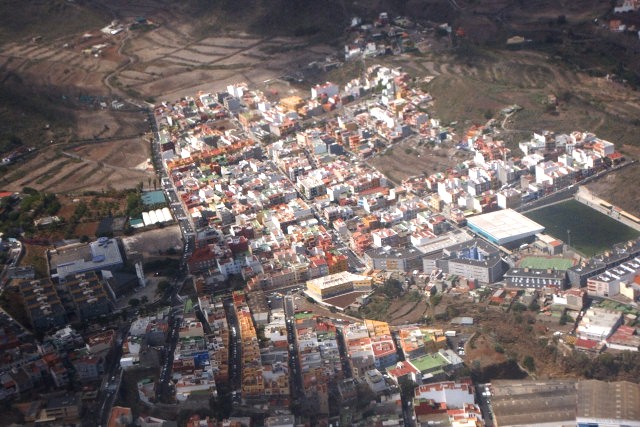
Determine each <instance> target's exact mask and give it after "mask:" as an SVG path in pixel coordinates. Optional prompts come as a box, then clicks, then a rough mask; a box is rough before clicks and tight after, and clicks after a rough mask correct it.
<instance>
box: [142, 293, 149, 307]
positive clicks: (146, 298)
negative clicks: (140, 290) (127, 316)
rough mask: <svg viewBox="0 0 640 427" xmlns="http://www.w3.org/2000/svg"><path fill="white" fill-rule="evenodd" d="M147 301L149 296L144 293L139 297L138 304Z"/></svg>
mask: <svg viewBox="0 0 640 427" xmlns="http://www.w3.org/2000/svg"><path fill="white" fill-rule="evenodd" d="M148 302H149V297H148V296H146V295H142V296H141V297H140V304H143V305H144V304H146V303H148Z"/></svg>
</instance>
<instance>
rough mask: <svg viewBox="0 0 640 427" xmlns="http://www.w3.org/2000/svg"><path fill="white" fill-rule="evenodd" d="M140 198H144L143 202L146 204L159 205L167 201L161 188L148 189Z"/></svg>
mask: <svg viewBox="0 0 640 427" xmlns="http://www.w3.org/2000/svg"><path fill="white" fill-rule="evenodd" d="M140 198H141V199H142V204H144V205H146V206H151V205H158V204H161V203H166V202H167V200H166V199H165V197H164V192H162V191H161V190H157V191H146V192H144V193H142V196H140Z"/></svg>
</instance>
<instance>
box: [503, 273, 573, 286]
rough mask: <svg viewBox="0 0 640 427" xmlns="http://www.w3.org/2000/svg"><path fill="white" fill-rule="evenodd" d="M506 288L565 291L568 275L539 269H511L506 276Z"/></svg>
mask: <svg viewBox="0 0 640 427" xmlns="http://www.w3.org/2000/svg"><path fill="white" fill-rule="evenodd" d="M504 282H505V287H507V288H515V289H542V288H545V287H548V286H554V287H556V288H558V289H561V290H562V289H564V287H565V286H566V284H567V273H566V272H565V271H562V270H551V269H539V268H511V269H509V271H507V272H506V273H505V274H504Z"/></svg>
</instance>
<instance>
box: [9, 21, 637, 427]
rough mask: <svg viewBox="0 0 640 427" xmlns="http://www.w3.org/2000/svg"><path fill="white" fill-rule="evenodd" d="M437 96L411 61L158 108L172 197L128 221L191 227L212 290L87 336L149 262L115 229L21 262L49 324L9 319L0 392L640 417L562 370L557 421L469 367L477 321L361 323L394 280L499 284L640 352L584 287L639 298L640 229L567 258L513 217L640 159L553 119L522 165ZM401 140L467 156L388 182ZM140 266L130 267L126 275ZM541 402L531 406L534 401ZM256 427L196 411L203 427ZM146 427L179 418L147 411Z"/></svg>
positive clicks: (249, 406) (324, 415)
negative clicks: (462, 125) (380, 159)
mask: <svg viewBox="0 0 640 427" xmlns="http://www.w3.org/2000/svg"><path fill="white" fill-rule="evenodd" d="M383 18H384V17H382V16H381V18H380V19H383ZM362 46H363V47H362V48H363V49H369V48H371V46H369V44H368V43H367V44H364V45H362ZM374 46H375V44H374ZM354 49H355V47H354ZM433 102H434V100H433V99H432V97H431V96H430V95H429V94H428V93H427V92H425V91H424V90H423V89H421V86H420V85H419V84H417V83H416V81H415V79H414V78H412V77H411V76H410V75H409V74H407V73H406V72H403V71H402V70H400V69H393V68H387V67H384V66H377V65H376V66H371V67H369V68H367V69H366V70H365V73H364V74H363V76H361V77H359V78H356V79H354V80H352V81H350V82H349V83H347V84H346V85H345V86H343V87H340V86H339V85H337V84H334V83H330V82H327V83H324V84H321V85H316V86H314V87H313V88H311V93H310V97H309V98H306V99H303V98H301V97H298V96H293V95H292V96H288V97H284V98H280V99H278V97H276V96H275V95H274V94H269V93H263V92H261V91H258V90H254V89H251V88H249V87H248V86H247V85H245V84H234V85H230V86H229V87H228V88H227V90H226V91H224V92H218V93H199V94H197V95H195V96H193V97H185V98H183V99H180V100H179V101H176V102H173V103H168V102H165V103H161V104H159V105H156V106H155V107H154V108H153V111H152V112H151V113H150V114H151V117H152V119H153V122H154V123H153V125H154V136H155V138H154V141H153V156H154V159H155V161H157V166H158V173H159V175H160V177H161V185H162V187H163V189H162V191H155V192H146V193H144V194H143V199H142V201H143V205H144V206H146V207H145V208H144V209H145V210H144V212H142V213H141V217H140V218H131V220H130V225H131V227H132V228H133V229H139V230H140V231H144V230H148V229H151V228H154V227H157V226H158V225H159V224H160V225H162V224H167V223H171V222H173V221H175V222H177V224H178V225H179V227H180V229H181V232H182V236H183V238H184V241H185V252H184V255H183V258H182V262H183V264H184V266H185V269H186V271H185V273H186V274H188V275H189V276H190V278H191V279H192V282H193V285H194V290H195V295H191V296H187V297H182V296H180V295H178V294H179V291H180V286H181V285H182V284H181V283H180V284H178V281H177V280H176V282H175V283H173V284H172V289H170V293H171V296H170V298H169V301H170V306H169V307H165V308H158V307H157V306H153V307H152V308H153V309H152V310H149V312H146V313H140V312H136V317H135V320H134V321H133V322H132V323H127V324H126V325H124V326H122V327H121V328H120V329H118V330H114V329H107V330H104V331H94V332H93V333H91V334H89V335H87V336H84V337H83V336H81V335H79V334H78V333H77V332H76V331H75V330H74V329H73V327H71V326H68V325H69V324H70V323H82V322H90V321H92V320H95V319H98V318H100V317H101V316H102V317H104V316H106V315H108V314H110V313H112V312H114V311H115V312H117V313H120V312H122V308H120V309H118V308H117V306H118V304H117V301H118V300H120V299H122V298H123V296H124V295H127V291H128V290H130V289H131V288H133V287H144V286H145V284H146V279H145V274H144V272H143V267H142V262H141V261H140V260H139V254H136V253H135V252H134V251H129V250H127V248H125V247H123V245H122V243H121V242H120V240H119V239H110V238H100V239H98V240H97V241H94V242H90V243H74V244H70V245H63V246H60V247H57V248H55V249H53V250H50V251H49V252H48V256H47V265H48V267H49V271H50V277H47V278H36V277H35V275H34V274H33V271H32V270H31V271H29V270H19V269H15V268H14V269H13V270H12V271H11V277H12V278H13V280H16V289H17V292H18V293H19V295H20V296H21V299H22V302H23V304H24V307H25V310H26V313H27V315H28V317H29V321H30V323H31V325H32V326H33V328H34V330H35V332H36V333H38V334H39V336H38V337H37V338H36V337H35V336H34V335H33V334H32V333H30V332H28V331H27V330H25V328H24V327H23V326H21V325H20V324H19V323H18V322H16V321H15V320H14V319H11V318H10V316H8V315H6V314H5V313H3V317H4V318H5V320H6V322H3V325H5V324H6V325H5V326H4V329H3V332H4V333H3V334H2V336H3V337H4V340H3V350H4V352H3V358H4V359H5V360H4V362H3V365H2V368H1V369H2V374H1V375H0V382H1V384H2V389H1V390H0V393H1V394H0V398H1V399H12V398H16V397H18V396H26V395H28V393H29V392H30V391H31V390H53V389H60V390H64V389H65V388H66V387H68V385H69V384H70V382H72V381H76V380H77V381H80V382H81V383H87V384H89V383H94V384H95V383H98V384H99V387H97V388H96V387H93V388H92V387H87V388H86V390H84V391H83V392H78V393H74V394H70V393H54V394H52V395H51V396H47V395H42V397H41V398H40V399H38V400H33V401H32V402H30V403H29V404H24V407H23V409H21V410H22V413H23V415H24V419H25V420H27V421H36V420H37V421H38V422H45V421H47V422H49V421H50V422H53V423H73V422H77V421H78V419H79V417H80V416H81V414H82V413H83V409H82V407H83V402H84V401H88V400H92V401H93V402H96V401H97V402H101V404H98V405H96V404H95V403H94V404H90V405H89V406H88V409H87V408H85V411H84V414H85V416H86V415H87V414H90V415H92V416H94V417H98V418H99V419H100V421H101V422H102V421H103V420H104V421H105V423H106V421H107V420H108V422H109V425H126V424H129V423H132V422H133V420H132V418H131V417H132V412H131V409H130V408H123V407H118V406H116V407H113V408H112V409H111V406H112V405H113V403H114V401H115V398H116V395H117V391H118V390H120V387H121V382H122V376H123V374H124V375H125V376H126V375H127V374H129V373H132V372H140V371H142V370H144V369H147V368H151V369H154V370H156V371H157V376H153V375H152V376H149V377H148V378H143V379H141V380H139V381H137V382H136V387H137V390H135V391H136V392H137V398H138V400H139V401H140V402H143V403H144V404H146V405H149V406H154V405H157V404H171V403H176V402H179V403H180V405H183V407H185V408H190V409H194V410H197V409H202V408H210V405H212V404H213V405H218V406H222V403H221V402H222V401H224V400H225V399H229V400H230V401H231V403H232V404H233V405H234V407H235V408H236V409H237V410H242V411H246V413H247V414H256V413H260V414H262V415H264V416H265V417H266V419H265V420H264V425H268V426H288V425H291V426H293V425H297V422H296V417H302V418H297V419H298V420H306V421H307V422H310V421H309V420H310V419H313V420H314V421H313V422H311V423H312V424H314V425H323V424H322V423H324V424H326V425H329V423H334V422H335V423H336V424H337V423H339V424H343V425H385V426H393V425H432V424H434V423H437V424H438V425H448V426H482V425H485V420H486V422H487V423H491V425H493V422H495V423H496V424H498V425H523V424H521V423H520V421H522V419H525V420H526V419H530V418H528V417H539V419H540V422H541V423H542V422H544V423H548V424H547V425H552V424H553V423H569V424H570V423H574V424H573V425H575V423H576V422H578V423H581V424H580V425H582V423H587V424H588V423H589V422H592V421H593V420H595V419H604V418H607V419H613V418H615V419H617V420H632V421H631V422H632V423H636V424H628V425H637V423H638V419H640V416H638V414H637V412H633V411H634V408H633V405H627V406H629V407H626V406H624V405H623V406H624V407H623V408H622V409H620V410H619V411H618V412H616V413H615V414H612V413H609V412H607V411H608V410H605V409H603V408H601V407H600V406H598V407H595V408H593V407H587V406H585V404H583V402H584V400H585V399H613V398H614V397H615V396H616V394H615V393H611V392H610V391H609V389H608V388H607V387H618V388H620V387H621V388H624V389H625V390H626V391H625V393H627V394H631V395H635V396H636V397H637V396H638V395H639V393H640V390H639V389H638V386H637V385H633V384H630V383H619V384H618V385H615V386H610V385H607V384H606V383H603V384H600V383H597V382H576V381H564V382H562V383H561V384H560V385H557V386H556V385H554V384H555V383H553V382H552V381H551V382H548V383H547V386H546V388H545V390H549V389H551V390H556V391H557V392H556V391H554V392H553V393H555V394H558V393H560V392H559V391H558V390H561V391H563V392H566V394H565V395H563V396H564V397H563V398H562V399H558V400H557V401H556V402H554V405H557V407H555V406H554V409H555V410H554V411H548V412H545V405H544V403H543V402H542V403H541V401H539V400H540V399H542V398H538V395H539V394H541V393H543V391H540V390H538V389H537V388H536V387H540V384H541V383H540V382H536V383H535V384H532V385H528V384H527V383H526V382H517V383H516V382H513V383H511V382H508V381H501V382H495V383H494V384H491V385H474V384H473V383H472V382H471V381H470V380H469V379H467V378H466V376H468V374H469V369H468V366H466V365H465V356H466V351H467V350H468V345H469V343H468V341H469V340H471V339H472V336H470V335H465V334H464V333H463V334H460V332H461V331H463V332H464V331H468V329H466V328H467V327H469V326H470V325H473V323H474V319H473V318H470V317H458V318H457V319H456V322H455V326H453V327H452V328H451V329H447V330H444V329H443V328H441V327H431V326H429V325H427V324H426V322H422V323H421V324H405V325H400V326H398V325H395V326H391V325H390V323H389V322H386V321H382V320H373V319H369V318H366V316H362V314H360V313H361V312H360V311H359V310H360V309H362V308H363V307H366V306H367V304H368V303H369V302H370V299H371V298H372V295H374V294H375V293H376V292H377V291H378V290H379V289H381V288H382V287H383V286H387V285H386V284H388V283H390V282H389V281H390V280H391V276H392V275H395V276H394V277H400V279H399V280H397V283H398V285H399V287H398V292H405V291H408V290H411V291H416V292H417V293H416V295H418V297H419V299H424V300H427V301H431V302H432V303H434V304H436V303H435V298H436V297H437V296H441V295H442V294H443V293H446V292H456V293H457V294H460V295H464V296H466V297H469V298H471V300H474V301H477V300H479V299H480V298H483V295H484V297H487V298H488V300H489V301H490V303H491V304H492V305H495V306H498V307H506V308H507V309H510V308H512V307H514V306H518V305H522V306H525V307H531V306H534V305H535V306H537V307H538V308H539V310H538V313H537V316H538V318H539V319H540V320H541V321H543V322H549V324H551V323H552V322H551V321H553V322H555V324H556V325H557V324H558V323H560V324H565V323H567V319H570V320H571V321H574V320H575V330H573V329H574V328H571V330H566V331H565V332H557V334H558V335H556V336H561V337H562V338H561V339H562V341H563V343H566V344H565V345H567V346H570V348H576V349H584V350H585V351H588V352H601V351H604V350H605V349H607V348H608V349H614V350H632V351H637V350H638V346H639V344H640V337H638V336H637V333H636V329H635V326H632V325H635V319H634V318H633V316H634V315H633V313H632V312H624V311H621V310H620V309H617V308H615V307H610V306H606V304H603V305H602V306H597V305H595V304H594V305H593V306H591V307H590V308H588V309H586V308H585V303H586V296H587V295H589V296H602V297H612V296H622V297H623V298H625V299H624V300H622V302H633V301H637V299H638V297H639V296H640V286H639V285H638V284H637V283H636V282H637V281H638V277H639V274H640V261H639V260H638V258H637V257H638V256H640V243H639V241H631V242H628V243H624V244H620V245H617V246H615V247H614V248H612V249H611V252H608V253H606V254H603V255H600V256H597V257H594V258H593V259H590V260H589V259H583V260H581V262H579V263H574V262H573V261H572V259H571V258H567V257H564V258H563V257H562V254H563V253H565V251H566V250H568V249H569V248H568V247H567V245H565V244H564V242H562V241H560V240H559V239H558V238H557V237H558V236H555V237H552V236H550V235H547V234H544V227H543V226H541V225H539V224H537V223H536V222H534V221H532V220H530V219H529V218H527V217H525V216H524V215H522V214H521V213H519V212H518V210H523V209H525V208H526V207H528V206H531V205H532V204H535V203H538V202H540V201H543V202H544V200H547V199H548V198H553V197H555V196H556V195H558V194H559V193H562V192H575V191H576V190H577V188H576V187H577V185H579V184H580V183H582V182H584V181H585V180H589V179H592V178H593V177H595V176H598V175H599V174H603V173H606V172H607V171H608V170H610V169H612V168H616V167H619V165H621V164H624V162H625V160H624V158H623V157H622V156H621V155H620V153H618V152H617V151H616V150H615V147H614V145H613V144H612V143H610V142H608V141H605V140H602V139H600V138H598V137H597V136H595V135H593V134H591V133H588V132H577V131H576V132H572V133H570V134H561V133H557V134H556V133H553V132H547V131H543V132H539V133H535V134H534V135H533V138H532V139H531V140H530V141H526V142H523V143H521V144H520V149H521V151H522V152H523V154H524V155H523V156H521V157H520V156H515V155H513V154H512V153H511V151H510V150H509V149H508V148H507V146H506V144H505V143H504V142H503V141H502V140H501V139H500V135H499V132H500V130H499V126H498V123H497V120H489V122H488V123H487V124H486V125H484V126H474V127H472V128H471V129H469V130H468V131H467V132H466V134H465V135H463V136H459V135H455V134H454V131H453V130H452V128H450V127H448V126H446V125H444V124H442V123H441V122H440V121H439V120H438V119H437V118H435V117H433V115H432V114H431V113H430V111H431V107H432V103H433ZM515 108H517V107H512V108H510V109H507V110H505V111H503V115H504V116H505V117H508V115H509V114H511V113H512V111H513V109H515ZM406 138H416V141H417V145H416V146H417V147H418V148H420V147H422V148H423V149H424V150H425V153H426V152H427V151H433V150H436V151H437V150H439V149H440V147H443V146H452V145H454V143H453V141H456V143H455V147H454V149H455V150H456V151H457V152H460V153H462V155H461V159H463V160H461V161H460V162H459V163H458V164H456V165H455V166H454V167H451V168H449V169H447V170H443V171H440V172H438V173H435V174H430V175H425V174H421V173H419V171H416V172H417V173H416V174H415V175H414V176H412V177H410V178H408V179H406V180H404V181H403V182H392V181H391V180H390V179H389V178H387V177H386V176H385V175H384V174H382V173H381V172H379V171H378V170H376V169H375V168H373V167H372V166H371V165H370V164H369V162H368V160H370V159H371V158H374V157H377V156H384V155H386V154H385V153H387V152H388V150H391V149H393V148H394V146H395V144H397V143H399V142H401V141H403V140H405V139H406ZM416 153H418V151H417V152H416ZM417 155H420V154H417ZM165 195H166V199H165ZM166 200H168V206H165V201H166ZM589 200H593V199H592V198H590V199H589ZM601 207H604V208H607V207H606V206H605V205H601ZM608 209H609V214H611V216H613V211H612V210H611V209H610V207H609V208H608ZM615 213H616V215H618V216H620V215H622V214H623V213H624V212H621V211H616V212H615ZM626 220H627V221H631V222H637V219H636V218H635V217H633V216H631V215H629V214H627V217H626ZM8 244H9V245H14V246H15V245H20V243H19V242H17V241H10V242H9V243H8ZM549 259H551V260H552V261H549ZM545 260H546V261H545ZM553 260H555V261H553ZM563 260H564V261H563ZM525 261H526V262H525ZM527 262H530V263H531V264H530V265H529V264H527ZM545 262H546V263H547V264H545ZM558 262H559V265H558ZM127 263H131V264H133V265H134V268H133V270H131V271H129V272H128V275H127V274H126V273H123V272H122V269H123V267H124V266H125V264H127ZM394 280H396V279H394ZM488 285H495V287H494V288H492V289H490V288H488V287H487V286H488ZM568 285H571V289H567V287H568ZM234 287H235V288H234ZM581 288H585V289H581ZM303 304H304V306H305V308H304V309H301V308H300V307H299V305H303ZM309 307H312V308H317V309H318V310H311V309H309ZM125 320H126V312H125ZM422 320H425V319H422ZM563 321H564V323H563ZM41 337H43V338H42V339H40V338H41ZM156 378H157V380H156ZM49 381H53V384H48V382H49ZM527 387H529V388H527ZM618 388H616V390H618ZM555 394H554V395H555ZM514 396H516V397H517V396H520V397H518V398H516V397H514ZM531 396H534V397H531ZM567 396H568V397H567ZM528 398H531V399H534V400H535V399H538V400H536V402H537V403H536V405H531V407H526V405H525V404H524V403H523V401H524V400H526V399H528ZM492 399H493V400H492ZM518 399H520V400H518ZM636 402H637V400H636ZM538 404H539V405H538ZM21 408H22V407H21ZM105 408H106V409H105ZM527 411H528V412H527ZM517 416H520V417H521V418H519V419H516V418H517ZM492 420H493V421H492ZM250 422H251V419H250V417H248V416H247V417H232V418H231V419H229V420H228V421H226V424H225V423H222V424H217V421H215V420H214V419H213V418H212V419H209V418H206V417H200V416H198V415H195V416H194V417H192V418H191V419H190V420H189V421H188V424H187V425H191V426H201V425H246V424H249V423H250ZM118 423H119V424H118ZM137 423H138V425H172V424H171V423H172V422H171V421H163V420H159V419H155V418H150V417H140V419H138V420H137ZM549 423H550V424H549ZM587 424H585V425H587ZM553 425H560V424H553Z"/></svg>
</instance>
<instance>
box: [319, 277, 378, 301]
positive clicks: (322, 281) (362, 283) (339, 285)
mask: <svg viewBox="0 0 640 427" xmlns="http://www.w3.org/2000/svg"><path fill="white" fill-rule="evenodd" d="M372 282H373V279H372V278H371V277H367V276H360V275H358V274H353V273H349V272H348V271H342V272H340V273H336V274H331V275H329V276H324V277H319V278H317V279H312V280H308V281H307V293H308V294H309V295H310V296H312V297H313V298H315V299H318V300H320V301H323V300H325V299H327V298H332V297H335V296H338V295H342V294H346V293H349V292H354V291H357V292H368V291H370V290H371V283H372Z"/></svg>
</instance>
